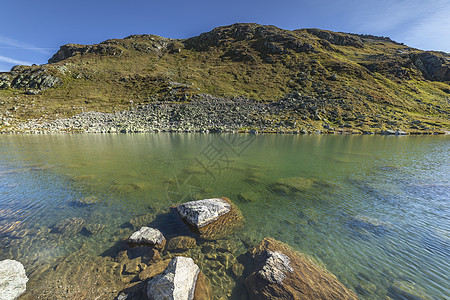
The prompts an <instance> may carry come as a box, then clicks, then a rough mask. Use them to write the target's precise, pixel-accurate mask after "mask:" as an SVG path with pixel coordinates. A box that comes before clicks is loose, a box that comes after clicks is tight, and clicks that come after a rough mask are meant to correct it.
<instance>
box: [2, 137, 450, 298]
mask: <svg viewBox="0 0 450 300" xmlns="http://www.w3.org/2000/svg"><path fill="white" fill-rule="evenodd" d="M449 149H450V137H449V136H425V137H393V136H392V137H391V136H296V135H259V136H254V135H213V134H209V135H202V134H148V135H144V134H140V135H125V134H122V135H48V136H21V135H17V136H6V135H5V136H0V213H1V215H0V259H6V258H9V259H17V260H19V261H21V262H23V263H24V265H25V268H26V269H27V272H28V273H29V274H30V276H33V272H32V271H33V270H34V269H36V268H38V267H39V265H40V264H43V263H48V264H57V263H58V259H59V260H60V259H61V258H62V257H64V256H66V255H68V254H69V253H71V252H72V251H73V250H74V249H78V248H79V247H80V246H81V245H83V244H84V245H85V247H87V248H88V250H89V252H90V253H91V255H93V256H95V255H104V253H106V252H108V251H111V249H114V245H115V243H116V242H117V240H116V239H115V238H114V237H115V236H116V235H117V231H118V230H119V229H120V228H123V227H124V224H127V222H128V221H129V220H130V219H131V218H133V217H135V216H138V215H141V214H145V213H149V212H151V213H155V214H157V215H164V213H167V211H168V207H169V206H170V205H173V204H176V203H180V202H183V201H187V200H192V199H197V198H206V197H211V196H225V197H228V198H230V199H231V200H232V201H233V202H234V203H236V204H237V205H238V206H239V208H240V209H241V210H242V212H243V214H244V217H245V219H246V224H245V229H244V231H243V232H241V233H240V236H241V237H243V238H242V239H246V240H250V241H257V240H259V239H261V238H263V237H264V236H272V237H274V238H276V239H279V240H281V241H284V242H286V243H288V244H289V245H291V246H292V247H294V248H296V249H298V250H300V251H301V252H303V253H306V254H308V255H310V256H312V257H314V258H315V259H316V260H317V261H318V262H319V263H321V264H323V265H324V266H326V268H327V269H328V270H330V271H331V272H332V273H333V274H335V275H336V276H337V277H338V279H339V280H340V281H341V282H343V283H344V284H345V285H346V286H347V287H349V288H351V289H354V290H356V292H357V293H358V295H359V296H360V297H361V298H363V299H378V298H384V297H386V295H387V296H390V297H392V298H398V299H400V298H399V297H400V296H399V295H400V294H399V293H398V289H396V288H395V287H398V286H403V287H405V286H408V287H410V288H411V289H412V292H411V293H412V294H414V295H421V296H423V297H429V298H434V299H444V298H448V297H449V295H450V285H449V282H450V280H449V274H450V154H449V153H450V152H449ZM290 177H302V178H309V179H318V180H320V181H321V182H326V183H327V184H326V186H325V187H324V186H323V185H316V186H314V185H313V186H312V187H310V188H308V189H306V190H303V191H301V192H298V193H295V194H288V195H286V194H280V193H279V192H277V191H276V190H275V189H274V183H275V182H276V181H277V180H279V179H282V178H290ZM240 194H244V195H248V194H250V195H251V197H250V198H251V200H252V201H244V200H243V199H242V198H241V197H240V196H239V195H240ZM89 196H95V197H97V199H98V203H96V204H94V205H90V206H80V205H76V203H75V202H74V201H76V200H78V199H82V198H84V197H89ZM72 217H81V218H83V219H85V220H86V222H87V223H95V224H98V223H100V224H104V225H106V227H105V230H104V231H103V232H101V233H100V234H98V235H94V236H89V235H83V234H78V235H76V236H73V237H70V238H64V237H62V238H59V239H57V240H47V241H46V240H42V241H36V240H32V242H30V239H26V237H24V235H25V234H28V235H27V236H29V235H31V234H30V232H33V230H34V231H39V230H45V229H47V230H48V229H49V228H51V227H52V226H53V225H54V224H55V223H57V222H58V221H61V220H64V219H67V218H72ZM156 225H157V226H158V227H160V228H163V230H162V231H163V232H164V233H165V234H167V235H168V236H174V235H177V234H180V233H183V232H181V231H182V229H179V228H178V227H177V226H179V223H178V221H174V220H171V219H168V218H163V217H161V218H157V221H156ZM179 231H180V232H179ZM120 238H122V237H120ZM403 290H405V288H403ZM396 291H397V292H396Z"/></svg>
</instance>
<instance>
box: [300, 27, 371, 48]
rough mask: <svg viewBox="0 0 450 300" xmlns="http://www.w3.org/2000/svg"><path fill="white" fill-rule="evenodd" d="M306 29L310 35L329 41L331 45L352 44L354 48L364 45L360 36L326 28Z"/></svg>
mask: <svg viewBox="0 0 450 300" xmlns="http://www.w3.org/2000/svg"><path fill="white" fill-rule="evenodd" d="M306 31H307V32H308V33H310V34H312V35H315V36H317V37H318V38H320V39H323V40H326V41H328V42H330V43H331V44H333V45H339V46H353V47H356V48H363V47H364V44H363V42H362V40H361V38H359V37H358V36H353V35H350V34H346V33H340V32H333V31H328V30H320V29H316V28H311V29H306Z"/></svg>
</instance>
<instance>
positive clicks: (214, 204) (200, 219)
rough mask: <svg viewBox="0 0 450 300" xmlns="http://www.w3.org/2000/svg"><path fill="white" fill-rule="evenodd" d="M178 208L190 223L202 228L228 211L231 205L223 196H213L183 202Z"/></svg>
mask: <svg viewBox="0 0 450 300" xmlns="http://www.w3.org/2000/svg"><path fill="white" fill-rule="evenodd" d="M177 210H178V213H179V214H180V216H181V217H182V218H184V219H185V220H186V221H187V222H188V223H189V224H191V225H193V226H196V227H199V228H200V227H203V226H205V225H207V224H209V223H211V222H214V221H215V220H217V219H218V218H219V217H220V216H222V215H224V214H226V213H228V212H229V211H230V210H231V205H230V203H228V201H226V200H225V199H223V198H212V199H203V200H197V201H191V202H187V203H183V204H181V205H178V207H177Z"/></svg>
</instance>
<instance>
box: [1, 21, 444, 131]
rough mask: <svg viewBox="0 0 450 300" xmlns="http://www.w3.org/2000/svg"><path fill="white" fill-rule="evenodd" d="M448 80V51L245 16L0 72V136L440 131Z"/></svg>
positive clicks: (81, 48)
mask: <svg viewBox="0 0 450 300" xmlns="http://www.w3.org/2000/svg"><path fill="white" fill-rule="evenodd" d="M449 83H450V55H449V54H447V53H443V52H437V51H423V50H419V49H415V48H411V47H408V46H406V45H404V44H402V43H398V42H395V41H393V40H391V39H389V38H387V37H377V36H372V35H362V34H350V33H341V32H332V31H328V30H319V29H311V28H309V29H298V30H284V29H280V28H277V27H275V26H265V25H259V24H252V23H246V24H233V25H229V26H223V27H218V28H215V29H213V30H211V31H210V32H206V33H202V34H200V35H199V36H196V37H192V38H188V39H171V38H165V37H160V36H156V35H149V34H142V35H131V36H129V37H126V38H123V39H110V40H106V41H104V42H101V43H99V44H94V45H78V44H67V45H63V46H61V48H60V50H59V51H58V52H57V53H55V55H53V56H52V57H51V58H50V59H49V62H48V64H43V65H33V66H15V67H13V68H12V69H11V71H10V72H0V132H1V133H20V132H23V133H41V132H45V133H51V132H155V131H156V132H157V131H171V132H180V131H181V132H256V131H258V132H267V133H349V134H372V133H378V134H383V133H384V134H404V133H406V134H439V133H440V134H445V133H446V132H448V131H450V117H449V116H450V84H449ZM202 106H203V107H202ZM200 121H201V122H200Z"/></svg>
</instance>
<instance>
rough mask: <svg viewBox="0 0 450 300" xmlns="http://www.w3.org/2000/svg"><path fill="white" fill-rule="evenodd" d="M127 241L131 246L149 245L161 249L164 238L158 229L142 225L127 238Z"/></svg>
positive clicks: (164, 242) (164, 241)
mask: <svg viewBox="0 0 450 300" xmlns="http://www.w3.org/2000/svg"><path fill="white" fill-rule="evenodd" d="M128 243H129V244H130V245H132V246H151V247H155V248H158V249H163V248H164V246H165V244H166V239H165V237H164V235H163V234H162V233H161V231H159V230H158V229H155V228H150V227H142V228H141V229H139V230H138V231H135V232H134V233H133V234H132V235H131V236H130V237H129V238H128Z"/></svg>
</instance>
